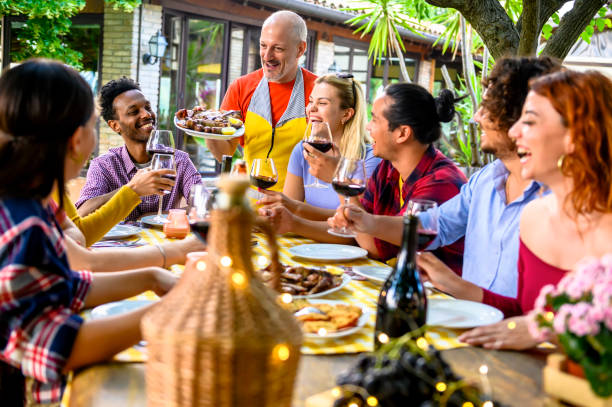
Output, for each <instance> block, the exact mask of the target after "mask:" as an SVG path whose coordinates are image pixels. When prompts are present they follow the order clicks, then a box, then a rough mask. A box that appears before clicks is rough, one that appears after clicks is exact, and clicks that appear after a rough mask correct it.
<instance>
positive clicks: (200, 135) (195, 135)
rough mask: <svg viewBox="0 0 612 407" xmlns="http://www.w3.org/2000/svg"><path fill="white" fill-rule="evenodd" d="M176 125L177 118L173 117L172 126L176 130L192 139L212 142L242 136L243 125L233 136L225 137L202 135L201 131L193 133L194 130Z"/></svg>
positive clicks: (209, 134) (213, 134) (210, 134)
mask: <svg viewBox="0 0 612 407" xmlns="http://www.w3.org/2000/svg"><path fill="white" fill-rule="evenodd" d="M176 123H177V118H176V116H174V125H175V126H176V128H177V129H179V130H181V131H184V132H185V133H187V134H189V135H190V136H192V137H198V138H208V139H213V140H231V139H233V138H236V137H240V136H242V135H244V125H243V126H242V127H240V128H239V129H236V132H235V133H234V134H230V135H227V136H226V135H223V134H215V133H204V132H203V131H195V130H190V129H186V128H184V127H181V126H179V125H177V124H176Z"/></svg>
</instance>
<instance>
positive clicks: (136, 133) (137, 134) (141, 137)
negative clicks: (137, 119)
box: [121, 120, 155, 143]
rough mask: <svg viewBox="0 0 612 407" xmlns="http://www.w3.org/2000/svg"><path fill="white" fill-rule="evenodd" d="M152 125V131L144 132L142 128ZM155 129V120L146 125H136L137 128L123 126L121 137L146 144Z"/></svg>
mask: <svg viewBox="0 0 612 407" xmlns="http://www.w3.org/2000/svg"><path fill="white" fill-rule="evenodd" d="M149 124H151V125H152V126H153V128H152V129H151V131H144V130H142V127H144V126H146V125H149ZM153 129H155V120H153V121H152V122H147V123H144V124H140V125H136V127H127V126H121V135H122V136H123V137H125V138H126V139H128V140H130V141H133V142H136V143H146V142H147V141H148V140H149V137H150V136H151V132H152V131H153Z"/></svg>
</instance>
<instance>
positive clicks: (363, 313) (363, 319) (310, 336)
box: [304, 300, 371, 340]
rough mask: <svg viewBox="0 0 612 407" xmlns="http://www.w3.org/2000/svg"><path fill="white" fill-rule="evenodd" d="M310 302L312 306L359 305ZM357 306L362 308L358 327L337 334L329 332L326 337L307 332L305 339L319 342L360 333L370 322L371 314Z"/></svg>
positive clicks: (339, 302)
mask: <svg viewBox="0 0 612 407" xmlns="http://www.w3.org/2000/svg"><path fill="white" fill-rule="evenodd" d="M308 302H310V303H312V304H330V305H337V304H346V305H357V304H349V303H347V302H344V301H335V300H308ZM357 306H358V307H360V308H361V316H360V317H359V319H358V320H357V325H355V326H352V327H350V328H346V329H342V330H340V331H336V332H327V333H326V334H325V335H319V334H315V333H306V332H304V338H307V339H317V340H325V339H335V338H342V337H343V336H348V335H352V334H354V333H355V332H358V331H359V330H360V329H361V328H363V327H364V326H365V324H366V323H367V322H368V319H369V318H370V315H371V312H370V311H369V310H368V309H367V308H366V307H364V306H360V305H357Z"/></svg>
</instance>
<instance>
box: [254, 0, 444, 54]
mask: <svg viewBox="0 0 612 407" xmlns="http://www.w3.org/2000/svg"><path fill="white" fill-rule="evenodd" d="M248 2H249V3H256V4H260V5H263V6H267V7H271V8H276V9H280V10H291V11H294V12H296V13H297V14H299V15H301V16H302V17H304V16H310V17H317V18H320V19H322V20H327V21H330V22H334V23H338V24H344V25H346V26H347V27H348V24H346V21H347V20H349V19H351V18H353V17H355V14H351V13H347V12H345V11H340V10H334V9H330V8H327V7H322V6H319V5H316V4H312V3H307V2H305V1H301V0H248ZM368 21H369V20H365V21H363V22H361V23H360V24H358V25H356V26H355V29H356V28H357V27H359V26H361V25H363V24H367V23H368ZM398 31H399V33H400V35H401V36H402V38H404V39H408V40H411V41H414V42H420V43H423V44H428V45H432V44H433V43H434V42H435V41H436V40H437V39H438V38H437V37H435V36H433V35H430V34H427V33H422V36H420V35H418V34H415V33H413V32H412V31H410V30H406V29H405V28H399V29H398Z"/></svg>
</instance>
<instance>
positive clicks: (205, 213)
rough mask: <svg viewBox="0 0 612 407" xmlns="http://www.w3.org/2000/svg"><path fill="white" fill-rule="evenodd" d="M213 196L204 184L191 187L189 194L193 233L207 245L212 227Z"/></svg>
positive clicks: (190, 219)
mask: <svg viewBox="0 0 612 407" xmlns="http://www.w3.org/2000/svg"><path fill="white" fill-rule="evenodd" d="M211 204H212V194H211V193H210V192H209V191H208V190H207V189H206V187H205V186H204V185H202V184H197V185H194V186H192V187H191V191H190V192H189V210H188V214H189V226H190V227H191V231H192V232H193V233H194V234H195V235H196V236H197V237H198V239H200V240H201V241H202V243H204V244H206V241H207V238H208V229H209V227H210V210H211V209H212V208H211V206H212V205H211Z"/></svg>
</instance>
